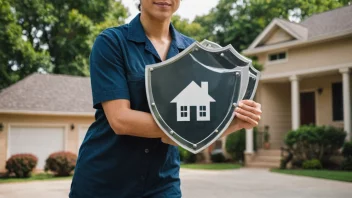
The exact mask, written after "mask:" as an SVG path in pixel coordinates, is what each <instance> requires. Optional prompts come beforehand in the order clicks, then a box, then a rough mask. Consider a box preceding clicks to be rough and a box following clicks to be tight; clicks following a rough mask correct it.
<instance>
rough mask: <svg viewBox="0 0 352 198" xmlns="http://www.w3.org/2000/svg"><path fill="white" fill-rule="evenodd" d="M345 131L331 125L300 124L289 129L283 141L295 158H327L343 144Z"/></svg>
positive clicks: (335, 152)
mask: <svg viewBox="0 0 352 198" xmlns="http://www.w3.org/2000/svg"><path fill="white" fill-rule="evenodd" d="M345 137H346V133H345V132H344V131H343V130H342V129H339V128H335V127H331V126H313V125H309V126H307V125H306V126H302V127H300V128H299V129H297V130H294V131H290V132H289V133H287V135H286V137H285V143H286V145H287V146H288V148H289V150H290V152H291V153H292V154H293V155H294V159H295V160H303V161H305V160H311V159H318V160H320V161H322V160H323V159H329V158H330V157H331V156H333V155H335V154H337V153H338V150H339V149H340V148H341V147H342V145H343V144H344V140H345Z"/></svg>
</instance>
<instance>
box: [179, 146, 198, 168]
mask: <svg viewBox="0 0 352 198" xmlns="http://www.w3.org/2000/svg"><path fill="white" fill-rule="evenodd" d="M178 151H179V153H180V160H181V161H182V162H184V163H186V164H188V163H195V162H196V160H197V155H195V154H193V153H191V152H189V151H187V150H186V149H184V148H182V147H180V146H179V147H178Z"/></svg>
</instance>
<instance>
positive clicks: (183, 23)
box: [171, 15, 206, 41]
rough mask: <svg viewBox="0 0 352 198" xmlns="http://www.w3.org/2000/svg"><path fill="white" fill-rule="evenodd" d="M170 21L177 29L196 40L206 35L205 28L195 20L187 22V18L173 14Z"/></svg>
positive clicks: (200, 39)
mask: <svg viewBox="0 0 352 198" xmlns="http://www.w3.org/2000/svg"><path fill="white" fill-rule="evenodd" d="M171 22H172V24H173V25H174V27H175V28H176V29H177V31H179V32H181V33H182V34H184V35H186V36H189V37H192V38H194V39H195V40H197V41H202V40H203V39H204V38H205V37H206V31H205V29H204V28H203V27H202V26H201V25H200V24H199V23H197V22H189V20H188V19H182V18H181V17H180V16H179V15H174V16H173V17H172V19H171Z"/></svg>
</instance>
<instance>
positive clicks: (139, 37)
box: [127, 14, 186, 49]
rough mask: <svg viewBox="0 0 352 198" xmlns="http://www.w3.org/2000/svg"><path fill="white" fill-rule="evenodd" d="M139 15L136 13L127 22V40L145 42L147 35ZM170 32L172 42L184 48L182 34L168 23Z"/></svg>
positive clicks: (179, 47)
mask: <svg viewBox="0 0 352 198" xmlns="http://www.w3.org/2000/svg"><path fill="white" fill-rule="evenodd" d="M140 15H141V14H138V15H137V16H136V17H135V18H134V19H133V20H132V21H131V22H130V23H129V24H128V37H127V39H128V40H131V41H134V42H137V43H145V42H146V41H147V39H148V38H147V36H146V35H145V32H144V29H143V26H142V23H141V21H140ZM170 33H171V37H172V42H173V43H174V44H176V46H177V48H178V49H185V48H186V45H185V41H184V39H183V35H182V34H181V33H179V32H178V31H177V30H176V29H175V28H174V26H173V25H172V24H170Z"/></svg>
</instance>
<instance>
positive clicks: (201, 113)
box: [199, 106, 207, 117]
mask: <svg viewBox="0 0 352 198" xmlns="http://www.w3.org/2000/svg"><path fill="white" fill-rule="evenodd" d="M199 116H200V117H207V107H206V106H199Z"/></svg>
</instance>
